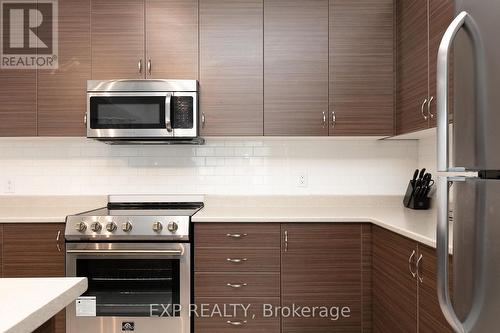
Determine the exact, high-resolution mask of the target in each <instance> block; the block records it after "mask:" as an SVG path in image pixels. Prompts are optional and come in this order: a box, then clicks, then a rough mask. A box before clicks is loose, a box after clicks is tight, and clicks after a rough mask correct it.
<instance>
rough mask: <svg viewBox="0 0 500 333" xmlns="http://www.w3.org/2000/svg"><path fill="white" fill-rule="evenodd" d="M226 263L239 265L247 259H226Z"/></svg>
mask: <svg viewBox="0 0 500 333" xmlns="http://www.w3.org/2000/svg"><path fill="white" fill-rule="evenodd" d="M226 260H227V262H230V263H233V264H239V263H241V262H244V261H247V260H248V259H247V258H227V259H226Z"/></svg>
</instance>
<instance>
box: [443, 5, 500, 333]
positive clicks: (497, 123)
mask: <svg viewBox="0 0 500 333" xmlns="http://www.w3.org/2000/svg"><path fill="white" fill-rule="evenodd" d="M499 13H500V1H499V0H457V1H456V18H455V19H454V21H453V22H452V23H451V25H450V26H449V28H448V29H447V31H446V33H445V35H444V37H443V39H442V42H441V45H440V48H439V53H438V68H437V73H438V77H437V89H438V91H437V103H438V107H437V108H438V138H437V141H438V147H437V148H438V171H440V172H444V174H441V177H439V180H438V228H437V251H438V296H439V302H440V305H441V309H442V311H443V313H444V315H445V317H446V319H447V320H448V322H449V323H450V325H452V327H453V328H454V330H455V331H457V332H481V333H483V332H500V17H499ZM452 97H453V98H452ZM450 152H451V154H450ZM467 171H472V172H477V175H478V176H473V177H471V176H467V173H466V172H467ZM450 172H455V173H456V172H458V173H459V174H460V173H463V176H453V177H452V176H449V175H447V174H446V173H450ZM450 188H451V190H450ZM450 191H451V193H453V194H452V195H450ZM450 199H451V201H452V202H453V223H452V225H453V272H451V271H450V270H449V269H448V266H447V262H448V241H449V238H448V236H449V233H448V232H449V216H448V214H449V207H450V205H449V201H450ZM450 274H452V275H453V276H452V281H453V282H452V284H453V297H452V299H453V301H452V300H451V297H450V293H449V292H448V288H449V287H450V286H449V285H448V283H449V280H450ZM450 284H451V283H450Z"/></svg>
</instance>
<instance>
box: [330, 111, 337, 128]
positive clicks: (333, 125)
mask: <svg viewBox="0 0 500 333" xmlns="http://www.w3.org/2000/svg"><path fill="white" fill-rule="evenodd" d="M336 123H337V114H336V113H335V111H332V116H331V125H332V128H335V124H336Z"/></svg>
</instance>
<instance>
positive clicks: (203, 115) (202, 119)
mask: <svg viewBox="0 0 500 333" xmlns="http://www.w3.org/2000/svg"><path fill="white" fill-rule="evenodd" d="M201 127H202V128H205V112H202V113H201Z"/></svg>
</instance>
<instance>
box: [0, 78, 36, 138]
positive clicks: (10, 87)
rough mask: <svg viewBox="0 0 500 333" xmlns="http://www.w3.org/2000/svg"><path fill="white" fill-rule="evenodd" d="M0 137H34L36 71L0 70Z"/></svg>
mask: <svg viewBox="0 0 500 333" xmlns="http://www.w3.org/2000/svg"><path fill="white" fill-rule="evenodd" d="M0 82H1V89H0V136H36V134H37V129H36V127H37V124H36V122H37V121H36V118H37V114H36V70H25V69H1V70H0Z"/></svg>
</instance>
